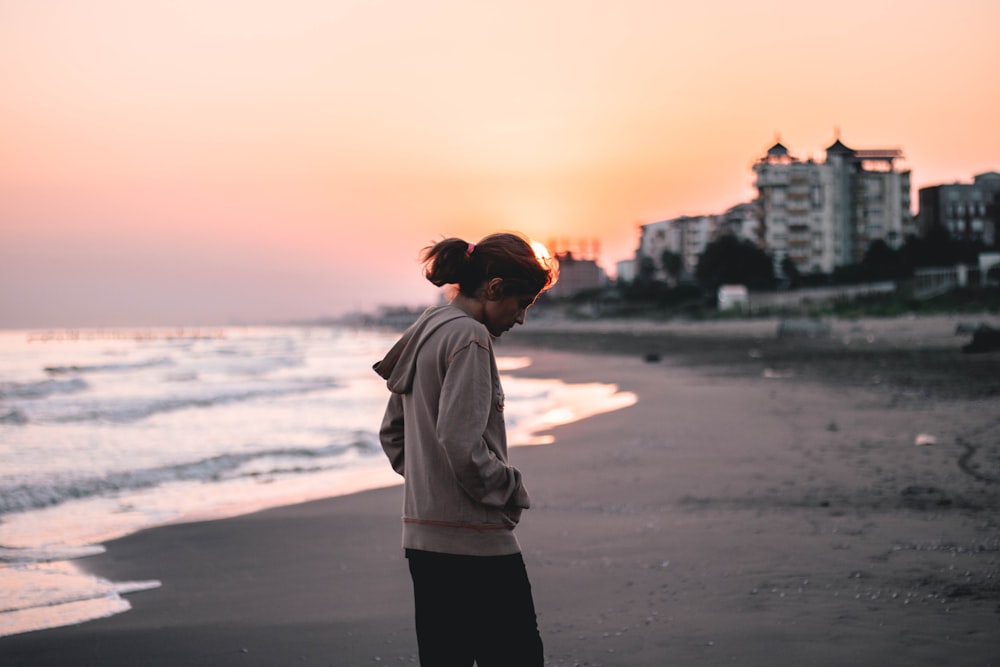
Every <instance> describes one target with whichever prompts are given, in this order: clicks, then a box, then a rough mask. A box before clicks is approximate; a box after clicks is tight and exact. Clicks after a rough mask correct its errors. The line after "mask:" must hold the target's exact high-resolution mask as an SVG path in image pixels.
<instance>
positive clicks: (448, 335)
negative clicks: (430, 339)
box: [439, 308, 493, 350]
mask: <svg viewBox="0 0 1000 667" xmlns="http://www.w3.org/2000/svg"><path fill="white" fill-rule="evenodd" d="M456 310H458V309H457V308H456ZM439 333H440V334H441V335H442V337H443V338H444V339H445V340H446V341H447V342H448V344H449V347H452V346H457V347H464V346H465V345H468V344H470V343H476V344H477V345H479V346H480V347H483V348H485V349H487V350H489V349H492V347H493V346H492V342H491V341H492V338H491V337H490V333H489V330H488V329H487V328H486V325H485V324H483V323H482V322H479V321H477V320H475V319H474V318H472V317H469V316H468V315H465V316H463V317H456V318H454V319H451V320H448V321H447V322H445V323H444V324H443V325H442V326H441V328H440V329H439Z"/></svg>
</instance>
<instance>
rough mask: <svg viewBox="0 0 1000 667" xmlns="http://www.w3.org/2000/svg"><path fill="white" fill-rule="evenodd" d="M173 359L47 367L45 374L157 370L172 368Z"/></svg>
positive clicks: (163, 358)
mask: <svg viewBox="0 0 1000 667" xmlns="http://www.w3.org/2000/svg"><path fill="white" fill-rule="evenodd" d="M173 364H174V361H173V359H171V358H170V357H156V358H153V359H146V360H144V361H132V362H125V363H115V364H84V365H79V366H78V365H71V366H46V367H45V372H46V373H49V374H51V375H66V374H69V373H108V372H124V371H134V370H142V369H145V368H155V367H157V366H172V365H173Z"/></svg>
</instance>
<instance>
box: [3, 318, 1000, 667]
mask: <svg viewBox="0 0 1000 667" xmlns="http://www.w3.org/2000/svg"><path fill="white" fill-rule="evenodd" d="M965 319H969V318H965ZM529 324H530V323H529ZM773 325H774V323H773V322H770V323H769V322H763V323H762V322H753V323H745V326H742V327H741V326H740V324H739V323H735V324H734V323H726V324H725V326H724V327H718V326H717V328H715V329H713V326H716V325H690V327H689V328H684V327H681V330H680V331H676V330H673V329H676V326H677V325H663V326H650V327H647V328H644V331H642V332H640V333H636V332H635V331H634V324H629V323H626V324H621V325H619V326H618V327H617V329H616V330H613V331H607V330H606V328H607V327H603V328H602V327H597V326H591V327H590V328H589V329H588V327H587V326H583V325H573V326H569V327H567V326H563V325H559V324H552V323H541V324H540V325H539V326H538V327H537V329H536V330H535V334H534V337H532V336H531V335H528V333H529V332H530V331H531V329H530V328H525V329H524V330H523V332H522V331H519V332H517V333H515V334H514V335H512V336H510V337H509V338H508V339H506V340H504V341H503V342H502V344H501V348H500V349H501V352H502V353H503V354H522V353H523V354H527V355H529V356H531V357H532V358H533V359H534V364H533V365H532V366H531V367H530V368H528V369H525V370H523V371H518V372H520V373H523V374H526V375H537V376H545V377H553V376H555V377H560V378H562V379H564V380H566V381H568V382H586V381H595V380H596V381H602V382H614V383H616V384H618V385H619V386H620V387H621V388H622V389H624V390H628V391H633V392H635V393H636V394H637V395H638V397H639V401H638V403H637V404H636V405H634V406H632V407H629V408H626V409H623V410H619V411H616V412H613V413H607V414H603V415H598V416H595V417H592V418H589V419H586V420H584V421H581V422H577V423H574V424H570V425H567V426H563V427H560V428H558V429H556V430H555V431H554V434H555V437H556V441H555V443H554V444H552V445H548V446H541V447H524V448H516V449H514V450H513V451H512V459H513V462H514V463H515V465H517V466H518V467H519V468H521V469H522V471H523V472H524V475H525V479H526V481H527V485H528V488H529V490H530V491H531V494H532V498H533V501H534V506H533V508H532V509H531V510H529V511H528V512H526V513H525V515H524V518H523V520H522V525H521V526H520V527H519V528H518V535H519V539H520V541H521V544H522V547H523V549H524V554H525V560H526V562H527V565H528V569H529V574H530V576H531V578H532V583H533V587H534V592H535V601H536V606H537V608H538V612H539V624H540V628H541V631H542V634H543V639H544V641H545V652H546V656H547V664H549V665H606V666H611V665H622V666H644V665H649V666H653V665H656V666H662V665H681V666H686V665H727V664H733V665H743V666H756V665H760V666H764V665H768V666H774V665H779V666H780V665H796V666H799V665H804V664H808V665H831V666H833V665H838V666H839V665H969V666H972V665H976V666H985V665H1000V514H998V511H997V510H998V509H1000V493H998V484H1000V409H998V408H1000V402H998V400H997V396H998V393H1000V392H998V391H997V388H996V382H997V378H998V377H1000V353H992V354H985V355H963V354H961V352H959V351H958V350H959V347H960V345H961V344H962V343H963V342H967V337H966V338H962V337H956V336H955V334H954V325H955V322H954V321H951V320H949V319H947V318H944V319H935V318H929V319H921V320H907V319H903V320H890V321H873V322H852V323H837V325H836V326H835V327H834V329H835V330H834V332H833V333H834V335H833V336H832V337H831V338H829V339H824V340H784V341H778V340H777V339H776V337H775V336H774V326H773ZM560 327H561V328H560ZM630 327H633V328H630ZM612 328H614V327H612ZM873 331H876V332H877V333H872V332H873ZM522 333H523V334H525V335H523V336H522V335H521V334H522ZM845 335H847V336H848V338H850V337H851V336H855V339H854V340H845V338H844V336H845ZM869 337H872V340H869ZM860 341H864V343H863V345H862V344H860ZM651 345H656V346H657V349H656V350H655V351H656V352H657V353H658V354H659V355H660V359H659V361H657V362H647V361H645V360H644V359H645V357H646V355H647V353H649V352H651V351H652V349H651V347H650V346H651ZM852 345H854V348H853V350H852V348H851V346H852ZM553 346H556V347H557V348H558V349H553ZM567 349H570V350H573V351H565V350H567ZM595 352H601V354H595ZM906 364H910V367H909V368H901V367H899V366H900V365H904V366H905V365H906ZM918 443H919V444H918ZM400 504H401V489H400V488H399V487H395V488H389V489H382V490H377V491H372V492H365V493H360V494H356V495H352V496H347V497H342V498H332V499H328V500H322V501H317V502H312V503H308V504H303V505H297V506H292V507H286V508H279V509H275V510H269V511H266V512H261V513H258V514H253V515H249V516H244V517H239V518H235V519H227V520H222V521H216V522H206V523H197V524H188V525H179V526H168V527H164V528H159V529H155V530H150V531H146V532H143V533H140V534H137V535H133V536H130V537H127V538H124V539H122V540H118V541H116V542H112V543H109V544H108V545H107V546H108V552H107V553H106V554H105V555H103V556H99V557H96V558H93V559H88V560H87V561H84V562H85V563H86V565H87V567H88V568H89V569H91V570H93V571H95V572H97V573H100V574H102V575H103V576H107V577H109V578H111V579H113V580H133V579H138V580H141V579H159V580H161V581H162V582H163V586H162V587H161V588H159V589H156V590H152V591H146V592H142V593H136V594H133V595H131V596H129V599H130V601H131V603H132V605H133V609H132V610H131V611H129V612H126V613H124V614H120V615H117V616H114V617H111V618H107V619H101V620H97V621H92V622H89V623H84V624H81V625H78V626H74V627H68V628H60V629H55V630H47V631H41V632H35V633H28V634H24V635H18V636H14V637H8V638H4V639H0V664H3V665H69V664H72V665H138V664H142V665H154V666H156V665H222V666H225V665H338V666H339V665H377V664H415V663H416V642H415V639H414V637H413V625H412V618H411V615H412V608H411V604H412V598H411V593H410V587H409V580H408V575H407V573H406V567H405V561H404V560H403V557H402V554H401V552H400V549H399V546H398V545H399V523H398V515H399V507H400Z"/></svg>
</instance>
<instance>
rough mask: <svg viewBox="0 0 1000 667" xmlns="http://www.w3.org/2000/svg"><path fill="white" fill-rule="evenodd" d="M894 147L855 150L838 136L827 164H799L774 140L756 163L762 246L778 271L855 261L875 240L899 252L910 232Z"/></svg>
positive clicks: (904, 174)
mask: <svg viewBox="0 0 1000 667" xmlns="http://www.w3.org/2000/svg"><path fill="white" fill-rule="evenodd" d="M901 157H902V153H901V152H900V151H899V150H896V149H878V150H854V149H851V148H848V147H847V146H845V145H844V144H843V143H842V142H841V141H840V139H837V140H836V141H835V142H834V143H833V144H832V145H831V146H829V147H828V148H827V149H826V160H825V161H824V162H816V161H813V160H800V159H798V158H796V157H793V156H792V155H791V153H789V151H788V149H787V148H786V147H785V146H783V145H782V144H781V143H780V142H778V143H776V144H775V145H774V146H772V147H771V148H770V149H768V151H767V155H765V156H764V157H762V158H761V159H760V160H758V161H757V163H756V164H755V165H754V167H753V169H754V172H755V173H756V175H757V177H756V183H755V185H756V187H757V205H758V206H759V209H760V218H761V225H762V228H763V229H762V237H763V245H764V247H765V248H766V250H767V251H768V252H770V253H771V255H772V257H773V258H774V265H775V270H776V271H777V272H780V271H781V263H782V261H783V260H784V258H785V257H788V258H790V259H791V260H792V261H794V262H795V265H796V266H797V267H798V269H799V270H800V271H802V272H803V273H819V272H823V273H830V272H832V271H833V269H834V268H835V267H837V266H840V265H844V264H852V263H856V262H860V261H861V259H862V258H863V257H864V254H865V251H866V250H867V249H868V246H869V244H870V243H871V242H872V241H875V240H877V239H881V240H884V241H885V242H886V243H888V244H889V245H890V246H891V247H894V248H895V247H899V246H900V245H902V243H903V240H904V239H905V237H906V236H907V235H909V234H912V233H913V232H914V227H913V216H912V215H911V213H910V171H909V170H899V169H897V168H896V165H895V161H896V160H898V159H900V158H901Z"/></svg>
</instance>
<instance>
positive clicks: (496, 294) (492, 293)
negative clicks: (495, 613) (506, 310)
mask: <svg viewBox="0 0 1000 667" xmlns="http://www.w3.org/2000/svg"><path fill="white" fill-rule="evenodd" d="M502 298H503V278H490V280H489V282H487V283H486V299H487V300H488V301H499V300H500V299H502Z"/></svg>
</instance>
